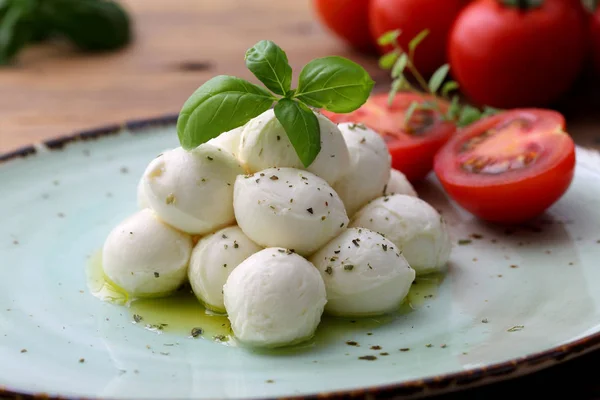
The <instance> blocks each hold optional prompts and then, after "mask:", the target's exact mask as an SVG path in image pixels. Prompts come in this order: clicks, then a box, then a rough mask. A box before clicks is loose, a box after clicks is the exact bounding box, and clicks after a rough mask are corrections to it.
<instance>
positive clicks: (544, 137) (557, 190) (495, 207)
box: [434, 109, 575, 224]
mask: <svg viewBox="0 0 600 400" xmlns="http://www.w3.org/2000/svg"><path fill="white" fill-rule="evenodd" d="M574 169H575V145H574V143H573V140H572V139H571V137H570V136H569V135H568V134H567V133H566V132H565V119H564V117H563V116H562V115H561V114H559V113H557V112H554V111H550V110H542V109H515V110H510V111H506V112H502V113H499V114H496V115H493V116H491V117H487V118H484V119H481V120H479V121H477V122H475V123H474V124H472V125H470V126H468V127H466V128H464V130H463V131H462V132H461V133H460V134H458V135H457V136H455V137H454V138H452V139H451V140H450V141H449V142H448V143H447V144H446V145H445V146H444V147H443V148H442V149H441V150H440V151H439V153H438V154H437V155H436V157H435V162H434V170H435V173H436V175H437V177H438V178H439V180H440V181H441V183H442V185H443V187H444V189H446V191H447V192H448V194H449V195H450V197H452V198H453V199H454V200H455V201H456V202H457V203H458V204H459V205H461V206H462V207H463V208H465V209H466V210H468V211H470V212H471V213H472V214H474V215H476V216H478V217H479V218H481V219H484V220H487V221H491V222H498V223H509V224H510V223H521V222H525V221H527V220H530V219H532V218H534V217H536V216H538V215H540V214H542V213H543V212H544V211H545V210H546V209H547V208H548V207H550V206H551V205H552V204H553V203H554V202H556V201H557V200H558V199H559V198H560V197H561V196H562V195H563V194H564V193H565V191H566V190H567V189H568V187H569V185H570V184H571V181H572V180H573V172H574Z"/></svg>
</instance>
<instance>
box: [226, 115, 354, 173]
mask: <svg viewBox="0 0 600 400" xmlns="http://www.w3.org/2000/svg"><path fill="white" fill-rule="evenodd" d="M316 115H317V119H318V121H319V127H320V131H321V151H320V152H319V155H317V158H316V159H315V160H314V161H313V163H312V164H310V165H309V166H308V168H306V169H307V170H308V171H310V172H312V173H314V174H315V175H317V176H319V177H321V178H323V179H325V180H326V181H327V182H328V183H329V184H330V185H331V184H333V183H335V182H336V181H337V180H338V179H339V178H341V176H342V175H343V174H344V172H345V171H346V169H347V168H348V165H349V164H350V158H349V155H348V149H347V147H346V143H345V142H344V138H343V137H342V134H341V133H340V130H339V129H338V127H337V126H336V125H335V124H334V123H333V122H331V121H330V120H329V119H327V118H326V117H325V116H323V115H321V114H316ZM238 157H239V159H240V161H241V162H242V164H244V166H245V167H246V169H247V170H248V172H258V171H261V170H263V169H267V168H271V167H291V168H299V169H304V166H303V164H302V162H301V161H300V158H298V155H297V154H296V150H294V147H293V146H292V143H291V142H290V140H289V139H288V137H287V135H286V133H285V130H284V129H283V126H282V125H281V123H279V121H278V120H277V118H276V117H275V112H274V111H273V110H272V109H271V110H267V111H265V112H264V113H262V114H261V115H259V116H258V117H256V118H254V119H252V120H250V121H249V122H248V123H247V124H246V126H245V127H244V130H243V131H242V138H241V142H240V151H239V155H238Z"/></svg>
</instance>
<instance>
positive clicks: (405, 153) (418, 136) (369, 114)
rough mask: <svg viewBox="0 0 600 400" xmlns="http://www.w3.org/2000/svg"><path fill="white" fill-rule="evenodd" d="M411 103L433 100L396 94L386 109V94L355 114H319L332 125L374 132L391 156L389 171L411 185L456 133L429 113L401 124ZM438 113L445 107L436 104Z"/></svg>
mask: <svg viewBox="0 0 600 400" xmlns="http://www.w3.org/2000/svg"><path fill="white" fill-rule="evenodd" d="M413 101H417V102H419V103H424V102H431V101H434V98H433V97H430V96H425V95H419V94H416V93H398V94H397V95H396V97H395V98H394V101H393V102H392V105H391V106H388V95H387V93H381V94H376V95H373V96H371V97H370V98H369V100H367V102H366V103H365V104H364V105H363V106H362V107H360V108H359V109H358V110H356V111H353V112H352V113H349V114H334V113H331V112H329V111H325V110H324V111H323V114H324V115H326V116H327V117H328V118H330V119H331V120H332V121H333V122H336V123H340V122H356V123H363V124H365V125H366V126H368V127H369V128H371V129H373V130H374V131H376V132H378V133H379V134H380V135H381V136H382V137H383V138H384V140H385V141H386V143H387V145H388V149H389V151H390V154H391V156H392V167H393V168H395V169H397V170H400V171H401V172H402V173H404V175H406V178H407V179H408V180H409V181H411V182H416V181H419V180H421V179H423V178H424V177H425V176H426V175H427V174H428V173H429V172H430V171H431V168H432V166H433V157H434V155H435V153H436V152H437V151H438V149H439V148H440V147H442V145H443V144H444V143H446V142H447V141H448V139H449V138H450V136H452V134H453V133H454V132H455V131H456V126H455V125H454V124H453V123H451V122H446V121H444V120H442V117H441V115H440V113H439V112H436V111H433V110H418V111H415V112H414V113H413V115H412V117H411V118H410V120H409V121H408V126H406V125H407V124H405V122H404V120H405V118H404V116H405V114H406V111H407V109H408V107H409V106H410V104H411V103H412V102H413ZM437 102H438V104H439V105H440V109H441V110H442V112H445V110H446V109H447V107H448V104H447V103H445V102H443V101H441V100H439V99H438V100H437Z"/></svg>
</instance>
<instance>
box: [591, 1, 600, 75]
mask: <svg viewBox="0 0 600 400" xmlns="http://www.w3.org/2000/svg"><path fill="white" fill-rule="evenodd" d="M590 30H591V32H590V40H591V45H592V54H593V56H594V64H595V65H596V71H597V73H598V74H600V7H598V8H597V9H596V11H595V12H594V14H593V15H592V17H591V19H590Z"/></svg>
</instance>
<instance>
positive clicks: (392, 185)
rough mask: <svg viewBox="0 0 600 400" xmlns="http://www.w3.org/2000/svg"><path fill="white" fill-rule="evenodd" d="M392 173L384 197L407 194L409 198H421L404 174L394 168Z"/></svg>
mask: <svg viewBox="0 0 600 400" xmlns="http://www.w3.org/2000/svg"><path fill="white" fill-rule="evenodd" d="M390 172H391V173H390V180H389V181H388V183H387V186H386V187H385V192H384V193H383V194H384V196H391V195H394V194H405V195H407V196H413V197H419V195H418V194H417V192H416V191H415V188H413V186H412V185H411V184H410V182H409V181H408V179H406V176H405V175H404V174H403V173H402V172H400V171H398V170H397V169H394V168H392V170H391V171H390Z"/></svg>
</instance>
